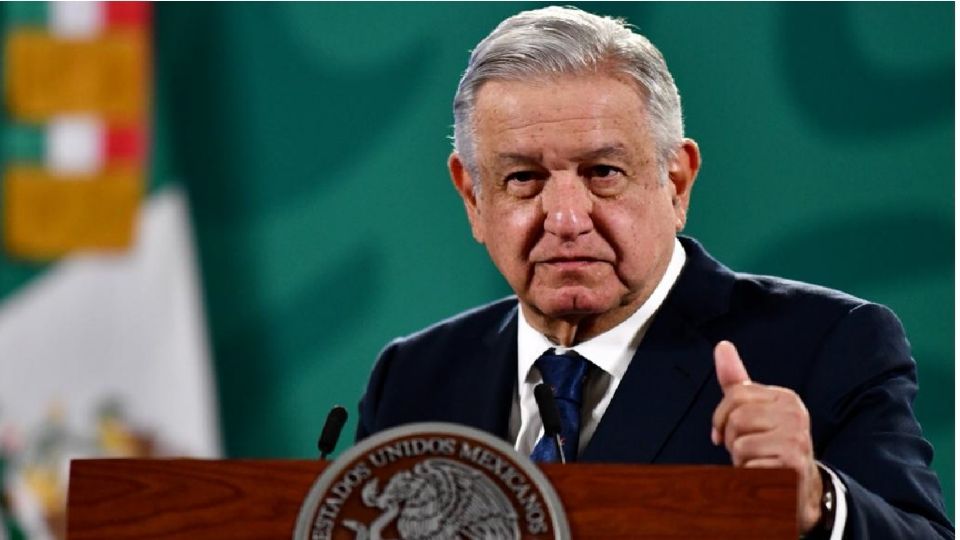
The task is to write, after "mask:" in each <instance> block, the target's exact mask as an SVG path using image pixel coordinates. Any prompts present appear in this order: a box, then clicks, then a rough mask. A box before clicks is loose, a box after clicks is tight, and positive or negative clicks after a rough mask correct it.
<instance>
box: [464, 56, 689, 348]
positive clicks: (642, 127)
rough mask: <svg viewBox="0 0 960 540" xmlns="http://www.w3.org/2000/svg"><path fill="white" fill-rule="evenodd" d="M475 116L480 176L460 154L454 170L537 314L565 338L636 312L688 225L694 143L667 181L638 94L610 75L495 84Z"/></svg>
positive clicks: (537, 322) (498, 261)
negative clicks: (468, 168)
mask: <svg viewBox="0 0 960 540" xmlns="http://www.w3.org/2000/svg"><path fill="white" fill-rule="evenodd" d="M473 122H474V128H475V144H476V159H477V169H478V171H479V175H480V178H479V179H475V178H471V177H470V175H469V173H467V172H466V170H465V168H464V166H463V164H462V163H461V162H460V161H459V158H458V156H456V155H454V156H451V160H450V169H451V175H452V177H453V180H454V183H455V184H456V186H457V188H458V190H459V191H460V194H461V195H462V196H463V199H464V203H465V205H466V208H467V215H468V217H469V220H470V225H471V228H472V230H473V235H474V237H475V238H476V239H477V241H479V242H481V243H483V244H484V245H486V247H487V250H488V251H489V253H490V257H491V258H492V259H493V262H494V264H495V265H496V266H497V268H498V269H499V270H500V272H501V273H502V274H503V275H504V277H506V279H507V281H508V282H509V283H510V286H511V287H512V288H513V290H514V291H515V292H516V293H517V295H518V296H519V298H520V301H521V305H522V306H523V309H524V313H525V315H526V316H527V318H528V320H530V321H531V322H532V323H533V324H534V326H536V327H538V329H539V330H541V331H543V332H545V333H547V335H551V336H552V337H557V340H558V341H560V342H561V343H563V342H566V341H578V342H579V341H582V340H583V339H587V338H589V337H592V336H593V335H596V334H598V333H601V332H604V331H606V330H608V329H609V328H612V327H613V326H615V325H616V324H618V323H619V322H621V321H622V320H624V319H625V318H626V317H628V316H629V315H630V314H631V313H632V312H633V311H634V310H635V309H636V308H637V307H639V306H640V304H642V303H643V301H644V300H646V298H647V297H648V296H649V295H650V293H651V292H652V291H653V289H654V288H655V287H656V284H657V282H658V281H659V280H660V278H661V276H662V275H663V273H664V271H665V269H666V266H667V263H668V262H669V260H670V255H671V253H672V250H673V245H674V238H675V236H676V233H677V231H679V230H680V229H681V228H682V227H683V224H684V221H685V217H686V209H687V205H688V203H689V193H690V186H691V185H692V183H693V179H694V177H695V175H696V169H697V167H698V165H699V154H698V153H697V149H696V145H695V143H693V141H689V140H688V141H685V142H684V144H683V146H682V147H681V148H680V150H679V152H678V157H677V158H676V159H673V160H671V162H669V163H668V164H667V167H666V173H667V177H666V178H661V170H660V168H659V167H658V163H657V157H658V154H657V148H656V146H655V144H654V140H653V138H652V136H651V133H650V130H649V128H648V125H647V124H648V122H647V114H646V108H645V106H644V102H643V100H642V98H641V96H640V94H639V92H638V90H637V89H636V87H635V86H634V85H633V84H632V83H630V82H627V81H623V80H620V79H617V78H614V77H611V76H607V75H581V76H563V77H559V78H551V79H545V80H542V81H535V82H529V83H527V82H511V81H494V82H488V83H486V84H485V85H484V86H483V87H481V89H480V91H479V92H478V94H477V98H476V107H475V113H474V117H473ZM475 182H480V184H481V185H480V190H479V193H477V194H476V196H475V195H474V192H473V187H474V183H475ZM570 325H573V330H572V332H573V333H572V334H570V330H569V328H570ZM558 326H559V327H561V328H560V329H558V328H557V327H558ZM563 328H566V329H567V330H564V329H563ZM568 338H569V339H568Z"/></svg>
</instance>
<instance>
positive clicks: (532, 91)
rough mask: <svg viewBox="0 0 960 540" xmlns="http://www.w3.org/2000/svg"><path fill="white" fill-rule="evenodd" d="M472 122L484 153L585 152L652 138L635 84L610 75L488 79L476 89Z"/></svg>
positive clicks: (626, 145)
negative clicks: (549, 149)
mask: <svg viewBox="0 0 960 540" xmlns="http://www.w3.org/2000/svg"><path fill="white" fill-rule="evenodd" d="M473 124H474V125H473V127H474V137H475V142H476V145H477V149H478V150H479V151H480V152H481V153H482V154H488V153H489V152H493V153H504V152H507V153H509V152H514V153H523V152H535V151H537V150H542V149H543V148H545V147H547V148H551V149H553V150H556V151H562V152H565V153H575V154H581V153H587V152H590V151H592V150H595V149H597V148H610V147H633V146H635V145H638V144H639V145H641V146H646V144H645V143H646V140H647V139H649V129H648V121H647V113H646V106H645V100H644V99H643V97H642V96H641V94H640V93H639V91H638V90H637V87H636V85H635V84H634V83H633V82H632V81H629V80H624V79H621V78H617V77H612V76H609V75H605V74H590V75H577V76H570V75H567V76H561V77H558V76H552V77H543V78H539V79H535V80H530V81H513V80H496V81H489V82H487V83H485V84H484V85H483V86H482V87H481V88H480V91H479V92H478V93H477V99H476V104H475V108H474V121H473Z"/></svg>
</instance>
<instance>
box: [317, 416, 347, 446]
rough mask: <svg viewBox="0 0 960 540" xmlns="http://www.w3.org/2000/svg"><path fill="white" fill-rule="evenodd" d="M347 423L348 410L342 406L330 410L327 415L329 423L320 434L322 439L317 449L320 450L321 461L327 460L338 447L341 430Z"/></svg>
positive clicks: (327, 422) (318, 441)
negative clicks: (328, 455)
mask: <svg viewBox="0 0 960 540" xmlns="http://www.w3.org/2000/svg"><path fill="white" fill-rule="evenodd" d="M345 423H347V410H346V409H344V408H343V407H341V406H340V405H337V406H335V407H334V408H332V409H330V413H329V414H327V421H326V422H324V423H323V430H322V431H321V432H320V439H319V440H317V448H318V449H319V450H320V459H327V454H329V453H330V452H333V449H334V448H336V447H337V440H338V439H339V438H340V430H342V429H343V425H344V424H345Z"/></svg>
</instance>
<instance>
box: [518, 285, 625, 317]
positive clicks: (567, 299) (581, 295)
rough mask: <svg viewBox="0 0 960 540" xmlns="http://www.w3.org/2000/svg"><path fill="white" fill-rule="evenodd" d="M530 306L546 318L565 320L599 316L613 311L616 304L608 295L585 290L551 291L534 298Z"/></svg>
mask: <svg viewBox="0 0 960 540" xmlns="http://www.w3.org/2000/svg"><path fill="white" fill-rule="evenodd" d="M531 304H532V305H533V307H534V309H536V310H537V311H539V312H540V313H542V314H543V315H544V316H545V317H547V318H550V319H567V318H570V317H583V316H590V315H601V314H603V313H606V312H608V311H610V310H611V309H614V308H615V307H616V306H617V305H618V302H617V299H614V298H610V297H609V296H608V295H601V294H597V293H596V292H595V291H591V290H589V289H587V290H568V291H551V294H545V295H542V297H540V298H537V297H534V299H533V302H531Z"/></svg>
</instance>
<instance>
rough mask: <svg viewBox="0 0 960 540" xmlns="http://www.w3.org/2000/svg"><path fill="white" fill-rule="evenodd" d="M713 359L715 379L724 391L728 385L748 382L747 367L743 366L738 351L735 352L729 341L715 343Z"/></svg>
mask: <svg viewBox="0 0 960 540" xmlns="http://www.w3.org/2000/svg"><path fill="white" fill-rule="evenodd" d="M713 359H714V363H715V364H716V366H717V380H718V381H719V382H720V388H722V389H723V390H724V392H726V389H727V387H729V386H733V385H735V384H743V383H746V382H750V376H749V375H747V369H746V368H745V367H743V361H741V360H740V353H738V352H737V348H736V347H734V346H733V343H730V342H729V341H721V342H720V343H717V346H716V347H715V348H714V349H713Z"/></svg>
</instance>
